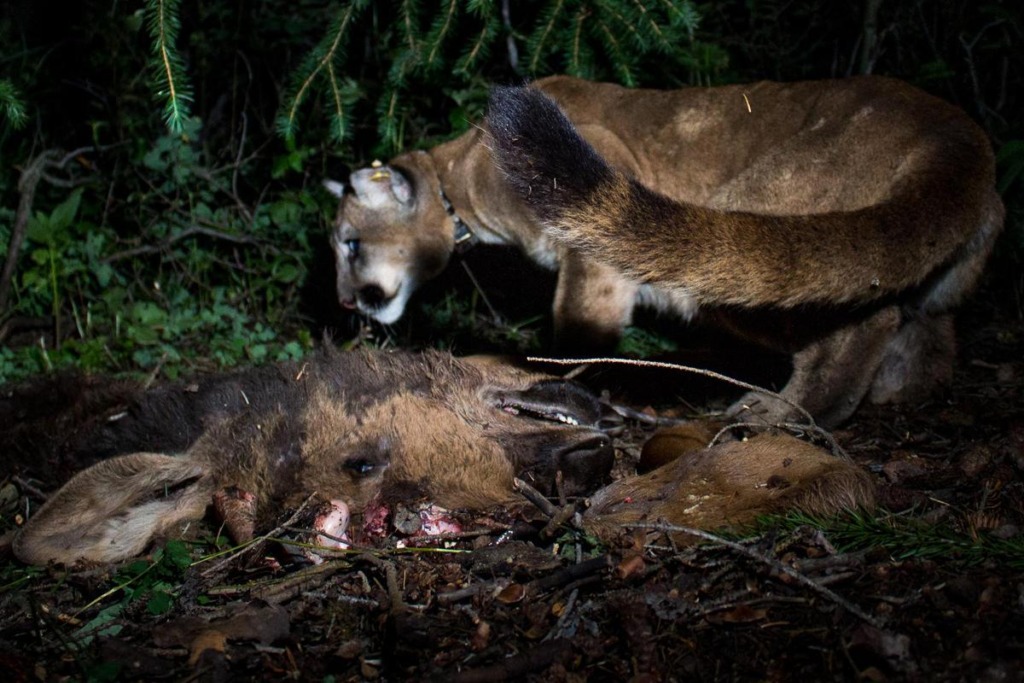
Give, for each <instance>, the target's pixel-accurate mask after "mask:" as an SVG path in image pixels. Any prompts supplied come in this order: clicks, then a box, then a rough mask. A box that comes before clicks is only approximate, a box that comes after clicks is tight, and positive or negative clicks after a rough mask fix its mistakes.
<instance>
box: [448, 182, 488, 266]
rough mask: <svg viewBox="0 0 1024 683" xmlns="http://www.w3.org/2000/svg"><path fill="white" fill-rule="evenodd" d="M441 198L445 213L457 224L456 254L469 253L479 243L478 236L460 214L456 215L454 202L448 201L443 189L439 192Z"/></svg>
mask: <svg viewBox="0 0 1024 683" xmlns="http://www.w3.org/2000/svg"><path fill="white" fill-rule="evenodd" d="M438 193H439V194H440V196H441V206H443V207H444V210H445V213H447V214H448V215H449V216H451V219H452V223H454V224H455V253H456V254H465V253H466V252H467V251H469V250H470V249H472V248H473V247H474V246H475V245H476V243H477V242H478V241H479V240H478V239H477V236H476V235H475V234H474V233H473V231H472V230H470V229H469V226H468V225H466V222H465V221H464V220H462V219H461V218H459V214H457V213H455V207H454V206H452V202H451V200H450V199H448V195H446V194H445V193H444V188H443V187H441V188H440V189H439V191H438Z"/></svg>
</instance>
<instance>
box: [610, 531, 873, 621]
mask: <svg viewBox="0 0 1024 683" xmlns="http://www.w3.org/2000/svg"><path fill="white" fill-rule="evenodd" d="M623 526H626V527H629V528H631V529H650V530H652V531H660V532H662V533H681V534H689V535H690V536H696V537H697V538H700V539H703V540H705V541H710V542H711V543H714V544H716V545H720V546H724V547H726V548H729V549H730V550H734V551H736V552H737V553H739V554H741V555H745V556H746V557H749V558H750V559H752V560H756V561H758V562H761V563H763V564H766V565H768V566H769V567H771V568H772V569H774V570H775V571H778V572H781V573H783V574H785V575H786V576H788V577H790V578H791V579H793V580H795V581H796V582H797V583H799V584H801V585H803V586H806V587H807V588H810V589H811V590H812V591H814V592H816V593H818V594H820V595H822V596H824V597H826V598H828V599H829V600H831V601H833V602H834V603H836V604H837V605H839V606H840V607H842V608H843V609H845V610H846V611H848V612H849V613H850V614H852V615H854V616H855V617H857V618H859V619H862V620H863V621H865V622H867V623H868V624H870V625H872V626H874V627H875V628H877V629H881V628H883V624H882V622H881V621H879V620H878V619H876V618H875V617H873V616H871V615H870V614H868V613H867V612H865V611H864V610H862V609H861V608H860V607H857V605H855V604H853V603H852V602H850V601H849V600H847V599H846V598H844V597H842V596H841V595H839V594H838V593H835V592H834V591H832V590H829V589H828V588H826V587H824V586H822V585H821V584H819V583H817V582H815V581H814V580H813V579H811V578H809V577H807V576H805V575H803V574H801V573H800V572H798V571H797V570H795V569H793V568H792V567H790V566H788V565H786V564H783V563H782V562H780V561H779V560H776V559H774V558H771V557H768V556H766V555H762V554H761V553H759V552H757V551H755V550H752V549H751V548H747V547H746V546H744V545H741V544H739V543H736V542H735V541H729V540H726V539H724V538H722V537H721V536H716V535H715V534H711V533H708V532H707V531H701V530H700V529H693V528H691V527H685V526H677V525H675V524H625V525H623Z"/></svg>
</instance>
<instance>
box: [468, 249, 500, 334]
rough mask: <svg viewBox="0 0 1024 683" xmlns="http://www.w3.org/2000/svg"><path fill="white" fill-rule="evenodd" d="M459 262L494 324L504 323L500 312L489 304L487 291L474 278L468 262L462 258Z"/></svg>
mask: <svg viewBox="0 0 1024 683" xmlns="http://www.w3.org/2000/svg"><path fill="white" fill-rule="evenodd" d="M460 263H461V264H462V268H463V270H465V271H466V275H468V276H469V281H470V282H472V283H473V286H474V287H476V291H477V292H478V293H479V294H480V298H481V299H483V301H484V306H487V310H488V311H490V313H491V320H492V321H493V322H494V324H495V325H504V324H505V320H504V318H502V317H501V314H500V313H498V311H497V310H495V308H494V306H492V305H491V300H490V299H488V298H487V292H485V291H484V288H483V287H481V286H480V282H479V281H478V280H477V279H476V276H475V275H473V271H472V270H471V269H470V267H469V264H468V263H466V262H465V261H464V260H463V261H460Z"/></svg>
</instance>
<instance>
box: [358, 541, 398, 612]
mask: <svg viewBox="0 0 1024 683" xmlns="http://www.w3.org/2000/svg"><path fill="white" fill-rule="evenodd" d="M356 559H357V560H365V561H367V562H369V563H370V564H372V565H374V566H376V567H379V568H381V569H383V570H384V579H385V582H386V583H387V587H388V597H389V598H390V600H391V614H392V615H395V614H399V613H401V612H404V611H405V609H406V605H405V600H403V599H402V591H401V589H399V587H398V569H397V568H396V567H395V563H394V562H389V561H388V560H385V559H383V558H380V557H377V556H376V555H372V554H370V553H366V554H364V555H359V556H358V557H357V558H356Z"/></svg>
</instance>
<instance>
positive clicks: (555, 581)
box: [526, 555, 612, 594]
mask: <svg viewBox="0 0 1024 683" xmlns="http://www.w3.org/2000/svg"><path fill="white" fill-rule="evenodd" d="M611 566H612V561H611V557H610V556H608V555H599V556H597V557H594V558H591V559H589V560H585V561H583V562H580V563H579V564H571V565H569V566H568V567H566V568H565V569H560V570H558V571H557V572H555V573H554V574H549V575H548V576H544V577H542V578H539V579H534V580H533V581H531V582H530V583H528V584H526V590H527V594H536V593H541V592H543V591H546V590H551V589H552V588H560V587H562V586H564V585H566V584H569V583H572V582H573V581H577V580H579V579H582V578H584V577H586V576H590V575H592V574H596V573H597V572H600V571H604V570H606V569H609V568H610V567H611Z"/></svg>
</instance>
